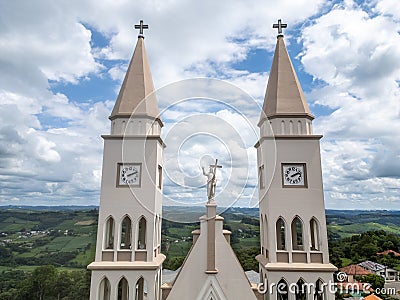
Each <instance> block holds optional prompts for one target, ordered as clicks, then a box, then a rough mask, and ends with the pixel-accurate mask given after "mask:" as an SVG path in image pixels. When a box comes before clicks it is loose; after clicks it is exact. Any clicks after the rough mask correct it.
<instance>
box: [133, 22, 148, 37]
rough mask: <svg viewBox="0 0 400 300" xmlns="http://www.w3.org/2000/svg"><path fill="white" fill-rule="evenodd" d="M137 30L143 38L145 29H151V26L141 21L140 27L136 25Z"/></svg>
mask: <svg viewBox="0 0 400 300" xmlns="http://www.w3.org/2000/svg"><path fill="white" fill-rule="evenodd" d="M135 29H139V36H141V37H143V29H149V25H144V24H143V20H140V22H139V25H135Z"/></svg>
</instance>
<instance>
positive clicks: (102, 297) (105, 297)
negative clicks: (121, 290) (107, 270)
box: [99, 277, 111, 300]
mask: <svg viewBox="0 0 400 300" xmlns="http://www.w3.org/2000/svg"><path fill="white" fill-rule="evenodd" d="M110 297H111V285H110V281H109V280H108V279H107V277H104V278H103V280H102V281H101V282H100V287H99V300H110Z"/></svg>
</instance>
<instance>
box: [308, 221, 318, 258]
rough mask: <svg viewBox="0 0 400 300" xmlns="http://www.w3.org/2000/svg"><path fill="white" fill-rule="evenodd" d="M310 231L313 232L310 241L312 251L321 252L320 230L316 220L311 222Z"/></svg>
mask: <svg viewBox="0 0 400 300" xmlns="http://www.w3.org/2000/svg"><path fill="white" fill-rule="evenodd" d="M310 231H311V240H310V249H311V250H315V251H318V250H319V228H318V222H317V220H315V218H312V219H311V220H310Z"/></svg>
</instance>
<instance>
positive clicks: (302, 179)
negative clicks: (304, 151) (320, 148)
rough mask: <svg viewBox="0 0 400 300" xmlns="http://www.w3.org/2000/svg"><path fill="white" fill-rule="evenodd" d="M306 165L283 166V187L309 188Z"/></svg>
mask: <svg viewBox="0 0 400 300" xmlns="http://www.w3.org/2000/svg"><path fill="white" fill-rule="evenodd" d="M306 180H307V178H306V165H305V164H282V182H283V187H307V181H306Z"/></svg>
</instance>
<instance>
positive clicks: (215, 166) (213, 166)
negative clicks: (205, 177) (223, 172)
mask: <svg viewBox="0 0 400 300" xmlns="http://www.w3.org/2000/svg"><path fill="white" fill-rule="evenodd" d="M210 168H212V169H213V171H214V177H215V174H216V173H217V168H218V169H221V168H222V166H220V165H218V159H216V160H215V164H214V165H210Z"/></svg>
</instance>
